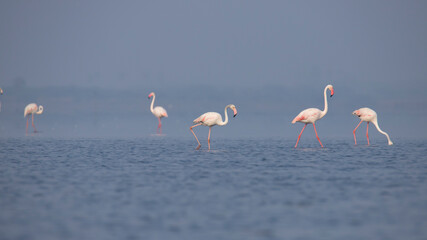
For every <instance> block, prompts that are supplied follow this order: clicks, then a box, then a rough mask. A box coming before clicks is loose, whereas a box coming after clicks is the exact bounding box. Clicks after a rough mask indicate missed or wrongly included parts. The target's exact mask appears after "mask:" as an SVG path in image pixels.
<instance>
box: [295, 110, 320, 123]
mask: <svg viewBox="0 0 427 240" xmlns="http://www.w3.org/2000/svg"><path fill="white" fill-rule="evenodd" d="M322 117H323V116H322V111H320V109H318V108H307V109H305V110H303V111H302V112H300V113H299V114H298V115H297V116H296V117H295V118H294V120H293V121H292V123H296V122H301V123H314V122H316V121H317V120H319V119H321V118H322Z"/></svg>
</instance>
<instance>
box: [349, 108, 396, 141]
mask: <svg viewBox="0 0 427 240" xmlns="http://www.w3.org/2000/svg"><path fill="white" fill-rule="evenodd" d="M353 115H356V116H357V117H358V118H360V123H359V124H358V125H357V127H356V128H355V129H354V130H353V136H354V145H357V142H356V129H357V128H358V127H359V126H360V124H361V123H362V122H363V121H365V122H366V124H367V125H366V139H368V145H369V135H368V129H369V123H370V122H371V123H373V124H374V125H375V127H376V128H377V130H378V132H380V133H382V134H384V135H385V136H386V137H387V140H388V145H393V142H392V141H391V140H390V137H389V136H388V134H387V133H386V132H384V131H382V130H381V129H380V127H379V126H378V119H377V113H376V112H375V111H374V110H372V109H370V108H367V107H365V108H359V109H357V110H355V111H354V112H353Z"/></svg>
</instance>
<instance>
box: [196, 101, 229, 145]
mask: <svg viewBox="0 0 427 240" xmlns="http://www.w3.org/2000/svg"><path fill="white" fill-rule="evenodd" d="M227 108H230V109H231V110H233V113H234V115H233V117H235V116H236V115H237V109H236V106H234V105H233V104H229V105H227V106H225V109H224V115H225V121H222V117H221V114H219V113H217V112H207V113H204V114H202V115H200V117H198V118H196V119H194V121H193V123H195V124H196V125H194V126H191V127H190V130H191V132H192V133H193V135H194V137H195V138H196V140H197V143H198V144H199V145H198V146H197V148H196V150H198V149H199V148H200V147H201V146H202V145H201V144H200V142H199V139H197V136H196V134H195V133H194V131H193V128H194V127H197V126H200V125H203V126H208V127H209V135H208V150H210V149H211V129H212V127H213V126H215V125H218V126H224V125H226V124H227V123H228V114H227Z"/></svg>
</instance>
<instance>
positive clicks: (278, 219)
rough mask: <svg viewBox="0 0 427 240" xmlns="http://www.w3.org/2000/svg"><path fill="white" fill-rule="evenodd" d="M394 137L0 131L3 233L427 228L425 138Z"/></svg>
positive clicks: (272, 234) (338, 233)
mask: <svg viewBox="0 0 427 240" xmlns="http://www.w3.org/2000/svg"><path fill="white" fill-rule="evenodd" d="M382 140H384V139H382ZM393 141H394V142H395V145H394V146H387V145H386V141H385V140H384V141H379V140H378V141H373V145H371V146H369V147H368V146H366V145H358V146H354V145H353V142H352V138H349V139H345V140H334V139H322V142H323V144H324V146H325V148H324V149H321V148H319V145H318V142H317V141H316V140H315V139H313V140H307V139H304V140H301V142H300V147H301V148H299V149H294V148H293V146H294V144H295V139H293V140H283V139H242V140H229V139H219V138H215V139H213V141H212V148H213V149H214V150H212V151H210V152H208V151H206V148H207V146H206V141H202V145H203V144H204V145H203V146H202V150H200V151H195V150H194V148H195V147H196V145H197V144H196V142H195V140H194V139H184V140H180V139H170V138H168V137H167V136H166V137H147V138H141V139H89V140H88V139H53V138H42V137H38V136H33V137H26V138H8V139H0V238H1V239H43V240H47V239H215V240H218V239H328V240H330V239H346V240H348V239H355V240H356V239H357V240H360V239H399V240H400V239H427V157H426V155H427V141H426V140H399V139H393ZM360 142H361V143H363V142H362V139H361V140H360Z"/></svg>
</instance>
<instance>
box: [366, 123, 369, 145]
mask: <svg viewBox="0 0 427 240" xmlns="http://www.w3.org/2000/svg"><path fill="white" fill-rule="evenodd" d="M368 130H369V122H367V125H366V139H368V145H369V135H368Z"/></svg>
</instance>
